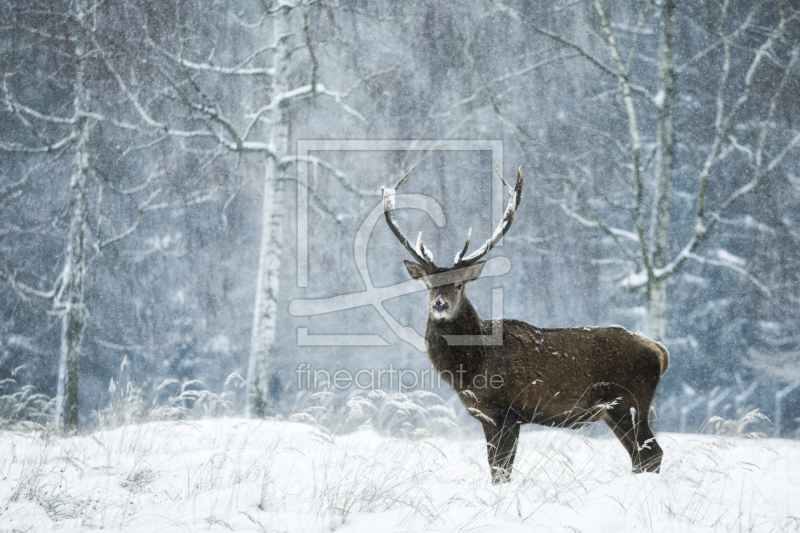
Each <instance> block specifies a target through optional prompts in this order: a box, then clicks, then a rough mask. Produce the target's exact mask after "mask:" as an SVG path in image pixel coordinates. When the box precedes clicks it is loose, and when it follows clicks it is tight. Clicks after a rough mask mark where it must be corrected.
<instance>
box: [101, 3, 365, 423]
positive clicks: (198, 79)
mask: <svg viewBox="0 0 800 533" xmlns="http://www.w3.org/2000/svg"><path fill="white" fill-rule="evenodd" d="M314 5H315V3H314V2H310V3H304V2H302V1H299V0H298V1H293V2H271V3H263V4H259V3H252V4H250V3H243V4H241V5H239V4H236V5H232V6H226V7H224V8H221V9H222V10H223V11H224V13H223V14H224V15H225V16H209V15H219V13H214V14H209V13H204V12H203V11H202V10H199V11H197V12H194V13H190V14H188V15H186V16H187V17H189V18H187V20H185V21H184V22H185V23H186V24H185V27H186V28H191V31H186V32H176V33H174V34H171V35H167V36H164V37H163V38H161V39H158V40H157V39H155V38H152V37H150V36H148V37H147V38H146V39H145V40H144V42H142V43H140V45H141V46H139V47H135V46H132V45H131V44H130V43H122V42H119V41H117V40H114V39H113V38H109V39H108V40H107V42H108V44H109V46H113V47H115V48H116V49H119V50H123V51H125V53H127V54H128V55H130V56H131V57H134V58H136V59H137V60H138V61H139V62H140V63H141V64H142V65H143V66H145V67H147V68H150V69H151V70H153V71H154V72H155V74H156V75H157V76H158V77H159V78H160V79H162V80H164V81H165V83H166V87H165V89H164V94H165V95H166V96H167V97H168V98H170V99H171V100H172V101H173V102H174V103H175V107H174V109H181V110H182V115H181V114H175V113H173V114H171V115H168V116H162V115H163V113H162V115H157V114H156V111H151V110H150V109H148V106H147V104H146V103H144V102H142V101H141V99H140V98H139V97H138V96H137V95H136V94H135V93H133V92H132V91H130V90H126V89H125V88H124V87H122V88H123V90H125V92H126V94H127V95H128V97H129V99H130V101H131V102H132V104H133V106H134V108H135V109H136V110H137V112H138V114H139V115H140V118H141V121H142V122H143V123H144V124H147V125H149V126H151V127H152V128H153V129H156V130H160V131H163V132H165V134H166V135H169V136H173V137H176V138H181V139H183V140H184V141H185V142H186V143H188V144H191V145H192V146H193V149H194V150H198V151H205V152H206V153H207V154H208V157H209V158H210V159H212V160H213V159H217V158H221V157H225V156H233V157H236V158H240V157H243V156H248V155H249V156H255V157H261V158H263V162H264V175H263V191H264V193H263V200H262V211H261V245H260V251H259V261H258V274H257V279H256V294H255V306H254V311H253V326H252V334H251V345H250V360H249V365H248V378H247V389H248V390H247V412H248V414H250V415H251V416H256V417H265V416H267V413H268V407H269V396H270V390H269V386H270V380H271V374H272V361H273V354H274V350H275V328H276V320H277V317H278V308H277V304H278V294H279V274H280V269H281V246H282V242H281V241H282V234H283V223H284V187H285V183H286V181H287V180H288V179H289V178H288V177H287V173H286V172H287V169H288V167H289V166H290V165H292V164H294V163H296V162H297V158H296V156H294V155H292V154H291V150H290V147H289V139H290V123H291V114H292V112H293V105H292V104H293V103H294V102H298V101H302V100H309V99H315V98H316V97H323V98H325V99H327V100H329V101H331V102H333V103H334V104H335V105H336V106H338V108H339V109H341V110H342V111H343V112H345V113H346V114H347V115H349V116H350V117H352V118H353V119H355V120H357V121H359V122H364V117H363V116H361V115H360V114H359V113H358V112H357V111H355V110H353V109H352V108H350V107H349V106H347V105H346V104H345V102H344V100H345V98H347V96H348V95H349V92H350V91H347V92H339V91H334V90H331V89H329V88H327V87H326V86H325V85H324V84H322V83H320V82H319V73H318V70H319V60H318V58H317V55H316V52H315V48H314V43H313V39H312V28H311V27H310V23H309V12H308V10H309V9H310V8H312V7H313V6H314ZM230 20H232V21H233V24H234V25H235V26H237V27H238V30H239V31H238V32H237V33H236V35H237V36H238V37H231V35H230V31H229V28H228V26H226V24H227V23H228V22H229V21H230ZM265 42H266V43H268V44H266V45H265V44H264V43H265ZM231 79H235V80H236V83H231V81H230V80H231ZM356 85H358V82H356ZM226 88H227V89H230V88H233V90H228V91H226ZM221 92H222V94H220V93H221ZM240 95H242V96H241V97H240ZM314 163H315V164H317V165H319V166H321V167H322V168H324V169H328V170H330V171H331V172H332V174H333V175H334V177H335V178H336V179H338V180H340V181H341V182H343V183H344V180H345V177H344V175H343V174H342V173H341V172H338V171H336V170H335V169H334V168H333V167H331V166H330V165H328V164H326V163H325V162H324V161H320V160H318V159H314ZM351 190H353V189H351ZM317 200H318V201H320V202H321V200H320V199H319V198H317ZM328 211H330V209H328Z"/></svg>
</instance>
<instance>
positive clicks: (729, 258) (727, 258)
mask: <svg viewBox="0 0 800 533" xmlns="http://www.w3.org/2000/svg"><path fill="white" fill-rule="evenodd" d="M717 258H718V259H719V260H720V261H723V262H725V263H730V264H732V265H739V266H744V265H746V264H747V261H745V260H744V259H742V258H741V257H737V256H735V255H733V254H732V253H730V252H728V251H726V250H723V249H722V248H719V249H717Z"/></svg>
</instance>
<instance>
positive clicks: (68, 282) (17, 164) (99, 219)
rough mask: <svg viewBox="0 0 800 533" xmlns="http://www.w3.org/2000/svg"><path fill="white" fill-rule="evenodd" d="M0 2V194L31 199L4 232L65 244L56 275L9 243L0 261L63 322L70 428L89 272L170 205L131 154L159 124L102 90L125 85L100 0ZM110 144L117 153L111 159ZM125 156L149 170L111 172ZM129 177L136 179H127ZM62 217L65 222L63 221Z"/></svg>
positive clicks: (63, 416) (61, 374) (12, 279)
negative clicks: (137, 117)
mask: <svg viewBox="0 0 800 533" xmlns="http://www.w3.org/2000/svg"><path fill="white" fill-rule="evenodd" d="M4 8H5V11H4V13H5V15H4V16H5V21H4V25H3V29H2V31H3V33H4V34H5V36H4V38H5V37H8V39H7V40H5V39H4V40H5V42H6V43H7V45H8V49H6V50H4V54H3V87H2V89H3V100H4V109H3V115H2V117H1V118H2V122H3V124H4V128H3V129H4V133H3V135H2V139H0V151H2V152H4V154H5V157H6V158H7V161H8V162H9V163H11V164H9V165H8V166H7V167H6V169H7V172H4V174H5V176H4V178H5V180H7V181H8V182H7V183H3V182H1V181H0V201H4V202H6V203H8V202H12V203H13V202H15V201H16V202H21V201H23V200H24V199H25V198H26V197H27V198H29V199H32V200H29V201H32V202H33V205H35V206H36V209H34V211H35V212H34V213H30V215H31V217H30V220H9V219H5V220H4V221H3V223H4V225H5V226H6V227H7V231H4V232H3V233H4V234H5V236H6V237H7V238H13V237H15V236H16V237H17V238H18V239H24V238H26V237H27V236H29V235H34V236H49V235H50V234H51V232H52V228H55V229H56V233H57V234H59V236H58V239H59V240H60V241H61V243H62V244H61V246H62V249H61V253H60V254H58V255H59V259H58V260H59V261H60V263H61V266H60V271H59V272H58V274H57V275H56V276H55V278H54V279H51V280H48V279H47V278H48V277H49V275H48V272H51V271H52V268H51V267H50V265H47V264H45V265H42V264H36V263H31V262H30V261H25V259H26V258H25V257H24V256H22V255H21V254H15V255H14V256H11V257H4V258H2V260H0V281H3V282H5V283H6V284H8V286H10V287H11V288H12V289H13V290H15V291H16V292H17V294H18V295H19V297H20V298H22V299H24V300H27V301H31V302H33V303H34V304H36V305H39V306H40V307H41V308H42V309H44V310H45V312H46V313H47V314H49V315H52V316H55V317H57V318H58V319H59V320H60V321H61V331H60V357H59V364H58V384H57V397H56V416H57V422H58V425H59V427H61V428H62V429H65V430H71V429H74V428H75V427H76V426H77V425H78V408H79V393H80V387H79V379H80V370H81V369H80V365H81V351H82V345H83V340H84V333H85V330H86V326H87V320H88V319H89V312H88V309H87V302H86V293H87V283H88V272H89V269H90V268H91V266H92V263H93V262H94V261H95V260H96V259H97V258H98V257H99V255H100V254H101V253H102V252H103V250H104V249H106V248H107V247H111V246H116V245H117V243H119V242H120V241H122V240H123V239H125V238H126V237H128V236H130V235H132V234H133V233H134V232H135V231H136V230H137V228H138V227H139V224H140V222H141V220H142V217H143V216H144V215H145V214H146V213H148V212H151V211H154V210H159V209H164V208H166V207H169V206H170V205H173V203H172V202H171V201H170V198H169V195H168V194H167V193H166V192H165V189H164V187H163V186H162V184H161V178H163V172H161V170H160V168H159V164H158V161H157V159H156V160H154V159H153V158H151V157H150V156H149V155H147V156H146V157H145V158H144V160H143V159H141V158H138V159H137V158H136V154H137V153H138V152H141V146H140V145H142V144H143V145H145V146H148V145H149V146H152V145H153V144H154V143H158V142H159V140H160V138H162V137H163V135H160V134H155V135H154V134H153V131H151V130H149V129H148V128H143V127H141V124H139V123H136V122H126V121H125V115H126V113H127V111H128V110H127V109H125V108H124V107H120V101H119V99H118V98H116V95H118V94H120V93H118V92H116V91H108V83H107V82H108V81H109V79H114V78H116V79H117V81H118V82H119V83H120V84H121V85H123V86H124V85H125V84H124V82H123V81H122V77H121V76H120V75H119V74H118V72H117V69H116V68H115V67H114V63H113V58H111V57H109V56H108V55H106V54H105V53H104V50H103V49H102V47H100V46H98V44H99V43H98V33H99V32H98V27H100V29H102V27H103V25H104V24H107V21H106V20H104V18H103V13H102V12H101V11H99V6H98V5H97V4H94V3H91V2H89V1H88V0H77V1H75V2H72V3H70V4H68V5H65V6H57V5H52V4H50V3H43V4H35V5H30V4H26V5H16V4H5V5H4ZM112 24H113V22H112ZM106 29H107V28H106ZM43 65H44V67H43ZM123 103H124V102H123ZM101 129H102V134H101ZM100 137H102V138H103V139H101V138H100ZM109 141H111V142H110V143H109ZM109 144H111V146H109ZM114 145H116V148H114V147H113V146H114ZM109 153H110V154H114V153H116V154H117V155H118V157H117V159H116V160H114V158H111V160H112V162H111V163H109V162H108V158H107V157H106V156H107V155H108V154H109ZM121 161H122V162H125V163H130V164H133V165H134V166H136V167H137V168H139V169H141V170H142V171H144V173H145V176H146V177H145V178H144V179H141V178H139V179H137V178H136V177H134V178H132V179H131V177H130V176H119V175H118V172H117V171H116V170H115V169H118V168H119V163H120V162H121ZM104 167H105V168H104ZM62 174H66V175H67V176H68V178H67V180H66V181H67V193H66V205H65V206H64V207H59V206H57V205H56V206H55V209H54V210H55V212H48V210H47V209H46V208H45V207H46V205H45V204H46V199H47V196H46V195H45V194H43V191H47V190H49V189H50V188H52V187H53V186H56V187H57V186H59V182H58V178H59V177H60V176H61V175H62ZM131 181H133V184H132V185H133V186H131V187H126V185H125V184H126V183H129V182H131ZM198 193H199V194H197V195H196V196H195V201H206V200H208V199H209V195H207V194H204V192H203V191H198ZM110 197H115V198H123V199H124V200H123V202H125V203H127V204H128V205H129V206H132V207H133V209H132V215H133V216H132V217H126V216H124V215H123V216H117V217H114V216H110V215H109V213H108V212H107V210H106V206H107V205H108V204H109V199H110ZM115 211H116V209H115ZM37 218H38V220H37ZM48 218H49V220H48ZM62 221H63V223H64V226H65V229H64V231H63V232H60V231H58V229H59V226H60V225H61V223H62ZM20 248H22V247H20ZM20 268H22V270H20ZM29 280H35V283H33V282H32V281H29ZM43 286H44V287H47V288H42V287H43Z"/></svg>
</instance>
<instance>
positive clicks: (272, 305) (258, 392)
mask: <svg viewBox="0 0 800 533" xmlns="http://www.w3.org/2000/svg"><path fill="white" fill-rule="evenodd" d="M289 15H290V8H289V7H288V6H286V5H284V6H282V7H281V8H280V9H279V10H278V11H277V12H276V13H275V15H274V19H273V36H274V38H275V39H276V41H277V46H276V48H275V52H274V56H273V66H274V69H275V74H274V76H273V79H272V100H273V102H274V101H276V100H279V99H281V97H282V95H284V94H285V93H286V91H287V90H288V88H289V66H290V64H289V59H290V57H289V56H290V50H289V47H288V43H287V38H288V36H289ZM287 103H288V102H285V101H282V102H280V103H279V104H278V105H276V106H275V107H274V108H273V109H272V116H271V118H272V128H271V145H272V147H273V150H274V153H275V158H276V159H277V160H276V159H268V160H267V164H266V172H265V175H264V202H263V211H262V219H261V227H262V230H261V252H260V254H259V261H258V279H257V281H256V301H255V310H254V313H253V331H252V334H251V337H250V364H249V367H248V372H247V414H248V416H255V417H258V418H264V417H266V416H267V414H268V410H269V384H270V379H271V377H272V359H273V353H274V350H275V323H276V319H277V314H278V313H277V311H278V288H279V286H278V282H279V274H280V268H281V238H282V235H283V189H284V168H285V167H284V165H283V164H281V162H280V159H281V158H283V157H285V156H286V155H288V152H289V117H288V113H287V107H286V104H287Z"/></svg>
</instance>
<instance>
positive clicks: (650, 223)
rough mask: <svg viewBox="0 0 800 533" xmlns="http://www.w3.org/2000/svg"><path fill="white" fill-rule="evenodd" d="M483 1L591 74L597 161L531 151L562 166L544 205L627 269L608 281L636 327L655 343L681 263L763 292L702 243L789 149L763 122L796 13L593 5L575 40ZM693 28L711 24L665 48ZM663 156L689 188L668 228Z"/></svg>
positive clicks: (790, 49)
mask: <svg viewBox="0 0 800 533" xmlns="http://www.w3.org/2000/svg"><path fill="white" fill-rule="evenodd" d="M494 5H495V7H496V8H497V9H498V10H499V11H501V12H503V13H505V14H506V15H507V16H508V17H510V18H511V19H513V20H515V21H517V22H519V23H520V24H521V25H522V27H524V28H525V29H526V30H527V31H531V32H533V33H534V34H536V35H538V36H541V37H543V38H544V39H545V40H546V41H549V42H552V43H555V44H557V45H559V46H560V47H562V48H563V49H564V50H565V51H569V52H572V53H574V54H576V56H577V57H579V58H580V59H581V60H582V61H583V62H584V63H585V65H586V67H587V68H588V69H589V71H590V72H595V73H597V76H598V81H597V82H595V83H596V90H595V91H593V92H594V95H593V96H592V98H593V100H594V102H595V105H594V106H593V109H594V111H593V113H594V114H595V115H596V116H595V117H593V118H594V119H595V121H594V122H593V123H592V124H591V125H586V126H584V127H583V130H584V132H586V133H587V134H589V135H591V136H592V138H593V144H594V145H595V146H597V147H603V148H604V149H605V153H606V155H605V158H603V157H600V158H599V159H600V161H599V162H598V161H597V159H598V158H597V155H598V154H597V152H595V153H592V154H588V153H585V154H571V155H570V156H568V157H563V156H561V155H560V154H554V153H552V152H549V153H547V152H544V151H545V148H542V151H543V153H539V154H538V155H539V156H540V157H541V158H542V159H543V160H547V159H548V158H549V159H550V160H551V163H552V164H551V165H549V168H548V171H550V168H558V167H560V168H562V169H564V170H563V171H561V172H559V171H558V170H556V171H555V172H557V173H558V178H559V179H561V180H563V183H564V195H563V196H562V197H561V198H560V199H559V198H556V199H553V202H554V203H555V204H556V205H557V206H558V207H559V208H560V209H561V210H562V211H563V212H564V213H565V214H566V215H567V216H568V217H570V218H571V219H572V220H574V221H576V222H577V223H579V224H580V225H582V226H584V227H586V228H591V229H595V230H597V231H599V232H602V234H604V235H605V236H606V237H607V238H608V241H609V242H610V243H612V244H613V246H614V247H615V248H616V250H617V252H618V253H619V254H620V256H621V258H622V259H623V261H624V262H625V264H627V271H626V272H625V273H624V274H623V276H622V279H621V281H620V285H621V286H622V287H625V288H628V289H636V290H643V292H644V294H645V301H646V313H647V333H648V335H649V336H650V337H651V338H653V339H655V340H658V341H663V340H664V338H665V336H666V326H667V323H666V318H667V309H668V301H669V300H668V292H667V282H668V280H669V279H670V278H672V277H673V276H675V274H677V273H678V272H680V271H681V270H682V269H683V268H684V267H685V266H686V265H687V264H689V263H696V264H699V265H702V266H709V267H715V268H726V269H729V270H732V271H734V272H736V273H737V274H739V275H741V276H743V277H745V278H746V279H748V280H749V281H750V282H751V283H753V284H754V285H755V286H756V287H758V289H759V290H761V291H764V292H765V293H768V292H769V289H768V287H766V286H765V285H764V284H763V283H761V282H760V281H759V280H758V279H757V278H756V277H755V276H754V275H753V274H752V273H751V272H750V271H748V270H747V268H746V266H745V265H743V264H741V261H739V260H738V259H737V258H736V257H734V256H733V255H732V254H729V253H727V252H726V251H725V250H723V249H717V250H710V249H709V246H708V245H707V246H705V247H704V246H703V245H704V244H705V243H707V242H708V241H709V240H710V239H711V238H712V237H713V236H714V234H715V230H716V228H717V227H718V225H719V224H720V222H721V221H724V220H725V217H726V216H727V215H729V213H730V212H732V211H733V210H734V206H736V205H737V204H738V203H741V199H742V198H745V197H747V196H748V195H749V194H751V193H752V191H753V190H754V189H756V187H757V186H758V185H759V183H760V182H762V181H763V180H764V179H765V178H766V177H767V176H769V175H770V174H772V173H774V172H775V171H776V170H777V169H779V168H780V167H781V165H783V164H784V163H785V162H786V160H787V158H789V157H790V156H791V155H792V154H793V153H794V150H795V148H796V147H797V144H798V143H800V130H797V129H795V130H792V129H791V127H790V126H787V128H776V127H775V122H776V120H779V115H776V110H777V109H778V106H779V103H780V102H781V101H782V99H785V98H786V97H787V93H786V89H787V87H788V86H790V85H791V84H792V83H796V80H797V79H798V71H797V68H796V63H797V59H798V51H799V50H800V47H799V46H798V44H797V40H796V35H797V25H798V14H799V13H798V11H797V10H796V9H793V8H792V7H791V6H790V5H789V4H786V3H782V4H780V5H779V6H777V9H776V6H775V5H773V4H771V3H768V2H759V3H756V4H754V5H752V6H748V7H747V9H746V10H741V9H734V7H733V6H731V4H730V3H729V2H723V3H721V4H719V5H718V6H717V5H714V6H709V7H708V9H707V10H703V9H697V8H696V6H694V7H689V6H687V7H686V8H685V12H682V9H683V6H679V5H678V4H677V2H675V1H674V0H664V1H662V2H660V3H650V2H641V3H632V4H631V6H623V7H617V8H616V9H615V10H614V11H613V12H612V10H611V9H610V7H609V6H608V5H606V2H604V0H593V3H592V5H591V9H592V10H593V11H594V20H595V21H596V22H595V25H592V26H590V27H584V28H577V29H576V30H575V31H576V32H581V33H584V32H585V33H587V34H588V35H590V36H593V39H591V45H590V46H589V45H581V44H578V43H577V42H576V41H573V40H571V39H570V38H568V37H565V36H563V35H562V34H559V32H558V31H557V30H554V29H550V28H544V27H542V26H541V25H539V24H538V23H536V22H534V21H532V20H530V19H528V18H526V17H525V16H524V15H523V14H521V13H520V12H518V11H517V10H515V9H513V8H511V7H509V6H508V5H507V4H504V3H502V2H495V4H494ZM737 7H741V6H737ZM700 16H706V17H708V20H698V18H700ZM702 24H706V26H705V28H703V26H702ZM706 28H711V31H710V32H708V33H707V34H706V35H703V36H701V38H698V39H687V40H686V42H683V43H681V46H678V43H676V33H677V32H678V31H682V32H683V34H684V35H687V34H689V33H690V32H695V33H697V32H698V31H700V29H702V30H703V31H707V30H706ZM651 36H653V37H656V39H654V38H653V37H651ZM698 41H699V42H700V46H699V47H696V46H693V44H694V43H697V42H698ZM653 56H655V57H656V58H657V60H656V61H653V60H652V59H651V58H652V57H653ZM708 79H712V80H714V81H713V83H708V82H707V81H704V80H708ZM698 87H702V89H698ZM706 87H708V88H709V91H708V93H706V94H707V95H708V96H706V94H703V92H702V91H703V89H705V88H706ZM698 93H700V94H699V95H698ZM502 104H505V105H508V106H509V107H510V106H511V104H509V103H505V102H501V105H502ZM499 109H500V107H499ZM704 121H705V122H704ZM676 122H678V123H681V126H682V127H681V128H676ZM597 124H602V125H604V126H605V127H597V126H596V125H597ZM579 129H580V127H579ZM521 142H524V141H521ZM598 145H599V146H598ZM677 158H680V159H681V160H682V166H681V168H682V169H685V170H683V171H682V172H683V173H684V175H683V176H682V180H684V182H688V183H690V184H691V186H692V188H693V189H694V190H693V192H692V203H693V204H694V205H693V211H694V215H693V216H692V217H685V216H682V217H681V226H679V227H675V224H674V223H673V221H672V215H673V214H674V213H675V212H676V210H677V211H678V212H679V213H680V212H681V211H682V209H681V206H680V205H678V204H676V202H675V198H674V190H673V189H674V179H675V168H676V159H677ZM601 174H605V175H601ZM728 177H731V179H728ZM716 233H719V232H718V231H716Z"/></svg>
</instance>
